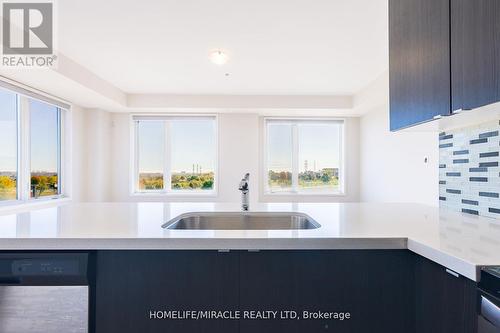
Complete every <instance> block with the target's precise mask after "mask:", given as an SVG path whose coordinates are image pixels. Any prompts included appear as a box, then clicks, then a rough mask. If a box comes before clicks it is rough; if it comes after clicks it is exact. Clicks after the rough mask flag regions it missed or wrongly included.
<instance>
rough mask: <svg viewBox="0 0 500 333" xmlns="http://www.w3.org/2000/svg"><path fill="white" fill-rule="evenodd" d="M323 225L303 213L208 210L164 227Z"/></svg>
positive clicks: (288, 228) (278, 228)
mask: <svg viewBox="0 0 500 333" xmlns="http://www.w3.org/2000/svg"><path fill="white" fill-rule="evenodd" d="M320 226H321V225H320V224H319V223H318V222H316V221H314V220H313V219H312V218H311V217H309V216H308V215H306V214H302V213H278V212H272V213H268V212H262V213H258V212H206V213H187V214H182V215H179V216H177V217H176V218H174V219H172V220H170V221H168V222H167V223H165V224H164V225H162V228H166V229H181V230H296V229H316V228H319V227H320Z"/></svg>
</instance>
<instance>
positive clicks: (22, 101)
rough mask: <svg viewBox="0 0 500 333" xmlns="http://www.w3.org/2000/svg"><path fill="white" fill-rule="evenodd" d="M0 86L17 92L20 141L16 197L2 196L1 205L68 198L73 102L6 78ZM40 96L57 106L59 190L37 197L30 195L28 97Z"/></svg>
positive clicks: (17, 127)
mask: <svg viewBox="0 0 500 333" xmlns="http://www.w3.org/2000/svg"><path fill="white" fill-rule="evenodd" d="M0 89H3V90H6V91H8V92H10V93H13V94H15V95H16V122H17V123H16V129H17V131H16V143H17V149H16V151H17V159H16V160H17V161H16V162H17V165H16V177H17V183H16V186H17V189H16V199H10V200H1V201H0V208H3V207H11V206H16V205H23V204H35V203H43V202H47V201H51V200H54V199H66V198H69V197H70V195H69V192H68V189H69V188H70V187H71V186H70V184H69V183H68V181H69V177H67V174H68V173H69V170H70V165H69V163H70V161H69V160H66V155H67V152H66V149H67V141H68V133H67V132H66V126H67V124H69V123H70V121H69V120H68V119H69V117H70V112H71V106H70V105H68V104H66V103H63V102H59V101H57V100H55V99H52V98H51V97H48V96H45V95H42V94H38V93H37V92H34V91H32V90H30V89H28V88H24V87H21V86H17V85H14V84H11V83H9V82H6V81H0ZM30 99H33V100H37V101H39V102H41V103H45V104H48V105H51V106H53V107H55V108H56V109H57V175H58V177H57V178H58V179H57V182H58V191H59V194H56V195H48V196H42V197H37V198H32V197H31V195H30V194H31V140H30V139H31V123H30V108H29V100H30Z"/></svg>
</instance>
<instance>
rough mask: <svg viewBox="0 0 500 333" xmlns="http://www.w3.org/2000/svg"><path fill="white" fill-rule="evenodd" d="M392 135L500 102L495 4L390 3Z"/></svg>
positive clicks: (499, 25) (463, 0)
mask: <svg viewBox="0 0 500 333" xmlns="http://www.w3.org/2000/svg"><path fill="white" fill-rule="evenodd" d="M389 78H390V122H391V130H398V129H402V128H405V127H409V126H413V125H417V124H419V123H422V122H426V121H430V120H432V119H433V118H435V117H436V116H446V115H450V114H452V113H453V111H455V110H460V109H473V108H477V107H480V106H484V105H488V104H491V103H495V102H498V101H500V1H499V0H389Z"/></svg>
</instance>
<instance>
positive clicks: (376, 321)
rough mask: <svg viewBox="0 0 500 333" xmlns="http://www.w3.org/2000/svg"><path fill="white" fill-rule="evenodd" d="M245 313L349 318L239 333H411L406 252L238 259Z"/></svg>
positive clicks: (251, 327)
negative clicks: (267, 311) (291, 312)
mask: <svg viewBox="0 0 500 333" xmlns="http://www.w3.org/2000/svg"><path fill="white" fill-rule="evenodd" d="M240 274H241V279H240V281H241V282H240V288H241V291H240V306H241V308H242V309H259V308H264V309H273V310H278V311H280V310H295V311H297V312H298V313H299V315H302V314H303V312H304V311H307V312H310V313H318V312H322V313H332V312H337V313H340V314H341V315H345V314H346V313H349V315H350V318H349V319H344V320H339V319H304V318H302V319H300V320H286V319H279V320H259V321H254V320H247V321H242V322H241V323H240V332H242V333H250V332H269V333H271V332H326V331H330V332H413V331H414V316H413V314H414V305H415V301H414V292H413V286H414V280H413V255H412V254H411V253H409V252H407V251H261V252H256V253H252V252H248V253H246V252H244V253H241V255H240Z"/></svg>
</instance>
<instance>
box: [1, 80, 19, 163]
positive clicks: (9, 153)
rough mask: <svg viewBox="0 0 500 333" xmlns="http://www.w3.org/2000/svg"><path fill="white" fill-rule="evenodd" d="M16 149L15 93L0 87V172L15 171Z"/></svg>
mask: <svg viewBox="0 0 500 333" xmlns="http://www.w3.org/2000/svg"><path fill="white" fill-rule="evenodd" d="M16 151H17V125H16V95H15V94H10V93H8V92H7V91H5V90H2V89H0V172H15V170H16V168H17V158H16V155H17V152H16Z"/></svg>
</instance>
